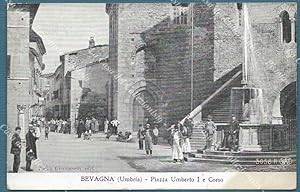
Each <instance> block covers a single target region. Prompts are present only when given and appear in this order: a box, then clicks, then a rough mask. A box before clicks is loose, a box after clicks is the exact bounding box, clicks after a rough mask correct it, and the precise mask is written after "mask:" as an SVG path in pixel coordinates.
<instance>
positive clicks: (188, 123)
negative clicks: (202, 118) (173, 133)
mask: <svg viewBox="0 0 300 192" xmlns="http://www.w3.org/2000/svg"><path fill="white" fill-rule="evenodd" d="M183 126H185V127H187V128H188V129H189V130H190V131H191V133H193V127H194V121H193V119H192V118H190V114H188V115H187V116H186V118H185V120H184V123H183Z"/></svg>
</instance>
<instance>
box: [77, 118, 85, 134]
mask: <svg viewBox="0 0 300 192" xmlns="http://www.w3.org/2000/svg"><path fill="white" fill-rule="evenodd" d="M84 128H85V125H84V121H83V120H82V119H80V121H79V123H78V126H77V134H78V138H81V134H82V133H83V132H84Z"/></svg>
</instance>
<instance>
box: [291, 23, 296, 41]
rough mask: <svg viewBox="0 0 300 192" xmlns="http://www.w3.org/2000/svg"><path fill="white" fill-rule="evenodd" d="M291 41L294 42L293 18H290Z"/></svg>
mask: <svg viewBox="0 0 300 192" xmlns="http://www.w3.org/2000/svg"><path fill="white" fill-rule="evenodd" d="M290 20H291V42H292V43H295V42H296V41H295V39H296V38H295V30H296V26H295V18H291V19H290Z"/></svg>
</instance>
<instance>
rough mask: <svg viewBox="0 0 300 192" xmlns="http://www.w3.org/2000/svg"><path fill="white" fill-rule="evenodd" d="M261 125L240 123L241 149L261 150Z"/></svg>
mask: <svg viewBox="0 0 300 192" xmlns="http://www.w3.org/2000/svg"><path fill="white" fill-rule="evenodd" d="M259 129H260V125H254V124H240V132H239V150H240V151H261V150H262V147H261V146H260V145H259V144H258V139H259V133H258V132H259Z"/></svg>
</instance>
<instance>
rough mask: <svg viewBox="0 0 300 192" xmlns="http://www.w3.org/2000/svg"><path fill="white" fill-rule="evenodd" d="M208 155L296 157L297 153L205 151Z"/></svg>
mask: <svg viewBox="0 0 300 192" xmlns="http://www.w3.org/2000/svg"><path fill="white" fill-rule="evenodd" d="M204 154H206V155H221V156H226V155H227V156H250V155H253V156H263V155H265V156H269V155H272V156H282V157H284V156H286V155H296V152H295V151H283V152H260V151H258V152H229V151H205V152H204Z"/></svg>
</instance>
